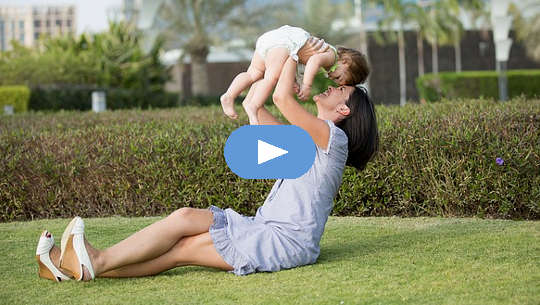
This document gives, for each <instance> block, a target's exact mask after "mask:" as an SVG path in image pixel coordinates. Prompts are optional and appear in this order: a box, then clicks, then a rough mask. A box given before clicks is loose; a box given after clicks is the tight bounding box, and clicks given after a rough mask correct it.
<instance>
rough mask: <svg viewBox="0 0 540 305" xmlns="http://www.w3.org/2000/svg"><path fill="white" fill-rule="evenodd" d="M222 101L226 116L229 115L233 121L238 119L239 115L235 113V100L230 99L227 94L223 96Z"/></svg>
mask: <svg viewBox="0 0 540 305" xmlns="http://www.w3.org/2000/svg"><path fill="white" fill-rule="evenodd" d="M220 101H221V108H223V112H224V113H225V115H227V116H228V117H230V118H231V119H237V118H238V115H237V114H236V112H235V111H234V99H233V98H232V97H230V96H229V95H228V94H227V93H225V94H223V95H222V96H221V98H220Z"/></svg>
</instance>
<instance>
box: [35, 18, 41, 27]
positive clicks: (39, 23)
mask: <svg viewBox="0 0 540 305" xmlns="http://www.w3.org/2000/svg"><path fill="white" fill-rule="evenodd" d="M34 27H36V28H39V27H41V20H34Z"/></svg>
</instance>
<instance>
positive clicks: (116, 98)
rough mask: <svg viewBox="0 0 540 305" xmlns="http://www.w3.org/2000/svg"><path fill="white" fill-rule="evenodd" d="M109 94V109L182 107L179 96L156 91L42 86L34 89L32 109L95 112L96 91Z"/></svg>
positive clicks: (31, 100)
mask: <svg viewBox="0 0 540 305" xmlns="http://www.w3.org/2000/svg"><path fill="white" fill-rule="evenodd" d="M96 90H99V91H105V93H106V97H107V109H109V110H116V109H129V108H142V109H147V108H167V107H175V106H177V104H178V94H175V93H168V92H163V91H161V90H156V91H154V92H143V91H141V90H130V89H121V88H105V89H102V88H98V87H92V86H73V85H69V86H68V85H64V86H39V87H33V88H32V94H31V96H30V105H29V107H30V109H32V110H51V111H57V110H89V109H92V92H93V91H96Z"/></svg>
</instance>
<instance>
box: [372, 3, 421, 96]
mask: <svg viewBox="0 0 540 305" xmlns="http://www.w3.org/2000/svg"><path fill="white" fill-rule="evenodd" d="M378 2H379V3H380V4H382V5H383V6H384V9H385V10H384V13H385V14H384V16H383V17H382V19H380V20H379V23H378V26H379V29H380V30H382V31H385V32H389V33H394V32H395V33H394V34H393V35H387V37H388V38H390V40H397V43H398V52H399V93H400V94H399V96H400V97H399V104H400V105H401V106H403V105H405V103H406V99H407V77H406V75H407V74H406V70H405V67H406V62H405V35H404V33H403V26H404V25H405V24H407V23H408V22H409V21H410V20H411V19H412V17H413V16H414V14H413V12H414V5H413V4H411V3H408V2H405V3H403V2H402V1H401V0H380V1H378Z"/></svg>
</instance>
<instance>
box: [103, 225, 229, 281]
mask: <svg viewBox="0 0 540 305" xmlns="http://www.w3.org/2000/svg"><path fill="white" fill-rule="evenodd" d="M187 265H197V266H205V267H213V268H218V269H222V270H227V271H228V270H232V269H233V267H231V266H230V265H229V264H227V263H226V262H225V261H224V260H223V258H221V256H220V255H219V254H218V253H217V251H216V249H215V247H214V244H213V242H212V238H211V237H210V233H208V232H206V233H201V234H199V235H194V236H188V237H184V238H182V239H180V240H179V241H178V242H177V243H176V244H175V245H174V246H173V247H172V248H171V249H170V250H169V251H167V252H166V253H164V254H163V255H161V256H159V257H156V258H154V259H151V260H148V261H146V262H142V263H137V264H131V265H127V266H123V267H120V268H117V269H114V270H111V271H107V272H105V273H101V274H99V275H98V276H99V277H138V276H148V275H154V274H158V273H161V272H163V271H167V270H169V269H173V268H176V267H179V266H187Z"/></svg>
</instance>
